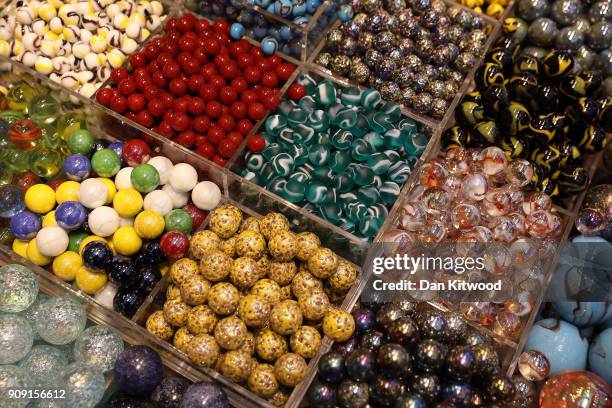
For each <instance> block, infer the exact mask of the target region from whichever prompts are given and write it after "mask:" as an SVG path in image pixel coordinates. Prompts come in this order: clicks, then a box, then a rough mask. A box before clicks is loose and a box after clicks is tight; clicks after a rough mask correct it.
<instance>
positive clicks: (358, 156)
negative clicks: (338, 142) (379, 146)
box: [351, 139, 374, 162]
mask: <svg viewBox="0 0 612 408" xmlns="http://www.w3.org/2000/svg"><path fill="white" fill-rule="evenodd" d="M373 152H374V150H373V149H372V147H371V146H370V145H369V144H368V142H366V141H365V140H363V139H356V140H353V143H352V144H351V157H352V158H353V159H355V160H357V161H360V162H363V161H366V160H368V159H369V158H370V157H371V156H372V153H373Z"/></svg>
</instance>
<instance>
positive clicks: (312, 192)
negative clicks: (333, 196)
mask: <svg viewBox="0 0 612 408" xmlns="http://www.w3.org/2000/svg"><path fill="white" fill-rule="evenodd" d="M328 191H329V187H328V186H326V185H325V184H323V183H321V182H318V181H313V182H312V183H310V185H309V186H308V189H306V200H308V201H309V202H311V203H312V204H321V203H323V202H325V199H326V198H327V192H328Z"/></svg>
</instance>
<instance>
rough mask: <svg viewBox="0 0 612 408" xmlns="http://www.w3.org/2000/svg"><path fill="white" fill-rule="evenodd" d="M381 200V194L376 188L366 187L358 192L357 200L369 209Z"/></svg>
mask: <svg viewBox="0 0 612 408" xmlns="http://www.w3.org/2000/svg"><path fill="white" fill-rule="evenodd" d="M379 198H380V193H379V192H378V189H377V188H376V187H373V186H365V187H361V188H360V189H359V190H357V199H358V200H359V201H360V202H362V203H364V204H365V205H367V206H368V207H369V206H371V205H373V204H375V203H376V202H377V201H378V199H379Z"/></svg>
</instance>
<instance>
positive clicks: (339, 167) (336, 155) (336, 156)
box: [329, 150, 352, 173]
mask: <svg viewBox="0 0 612 408" xmlns="http://www.w3.org/2000/svg"><path fill="white" fill-rule="evenodd" d="M351 161H352V160H351V154H350V153H349V152H347V151H343V150H336V151H335V152H333V153H332V155H331V158H330V159H329V167H330V168H331V169H332V170H333V171H334V172H335V173H342V172H343V171H344V170H345V169H346V167H347V166H348V165H349V163H350V162H351Z"/></svg>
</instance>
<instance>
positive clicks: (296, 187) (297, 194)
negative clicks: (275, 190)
mask: <svg viewBox="0 0 612 408" xmlns="http://www.w3.org/2000/svg"><path fill="white" fill-rule="evenodd" d="M305 194H306V184H305V183H304V182H299V181H297V180H295V179H294V178H289V180H288V181H287V182H286V183H285V186H284V188H283V192H282V194H281V196H282V197H283V198H284V199H285V200H287V201H289V202H290V203H299V202H300V201H302V200H303V199H304V195H305Z"/></svg>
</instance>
